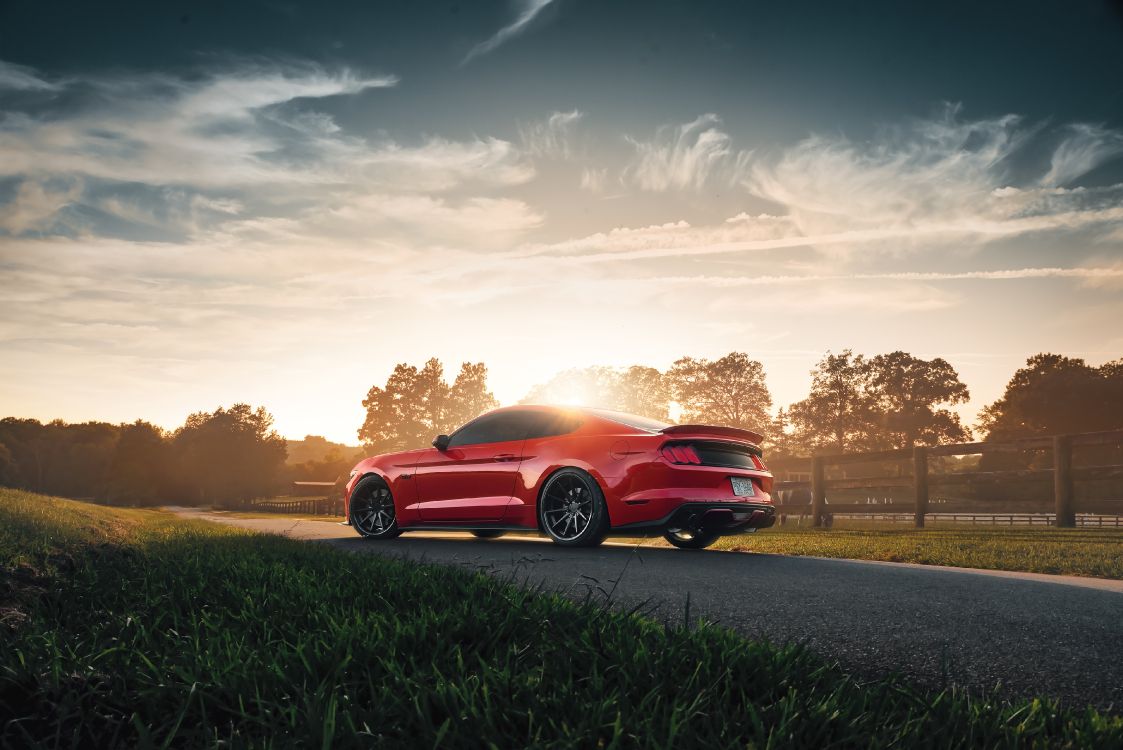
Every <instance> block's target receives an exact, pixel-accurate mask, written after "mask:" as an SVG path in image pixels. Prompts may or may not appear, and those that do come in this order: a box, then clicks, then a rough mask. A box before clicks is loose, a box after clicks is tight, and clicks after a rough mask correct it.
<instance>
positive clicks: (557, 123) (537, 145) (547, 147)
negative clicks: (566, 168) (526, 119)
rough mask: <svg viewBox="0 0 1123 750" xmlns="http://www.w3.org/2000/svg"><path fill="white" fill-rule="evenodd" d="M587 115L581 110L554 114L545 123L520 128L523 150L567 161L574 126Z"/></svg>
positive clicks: (530, 124)
mask: <svg viewBox="0 0 1123 750" xmlns="http://www.w3.org/2000/svg"><path fill="white" fill-rule="evenodd" d="M584 116H585V114H584V113H583V112H581V111H579V110H576V109H574V110H570V111H569V112H554V113H553V114H551V115H550V116H549V117H548V118H547V119H546V120H545V121H540V122H535V123H529V124H523V125H520V126H519V137H520V140H521V141H522V145H523V150H524V151H526V152H527V153H529V154H533V155H534V156H542V157H546V158H554V159H567V158H569V156H570V138H571V137H572V131H573V128H574V126H575V125H576V124H577V123H578V122H580V121H581V118H583V117H584Z"/></svg>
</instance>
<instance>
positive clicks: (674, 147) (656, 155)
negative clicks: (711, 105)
mask: <svg viewBox="0 0 1123 750" xmlns="http://www.w3.org/2000/svg"><path fill="white" fill-rule="evenodd" d="M720 124H721V119H720V118H719V117H718V116H717V115H714V114H704V115H702V116H701V117H699V118H697V119H696V120H694V121H693V122H688V123H686V124H685V125H677V126H670V125H664V126H662V127H660V128H659V129H658V130H656V131H655V137H654V138H653V139H652V140H650V141H641V140H637V139H635V138H631V137H628V138H627V141H628V143H630V144H631V145H632V146H633V147H634V148H635V152H636V153H635V158H634V159H633V161H632V163H631V164H630V165H629V166H628V167H627V168H625V170H624V179H625V180H626V181H628V182H631V183H633V184H635V185H636V186H638V187H639V188H640V189H641V190H650V191H665V190H671V189H675V190H701V189H702V188H703V187H705V186H706V185H707V184H710V183H714V182H717V183H720V184H725V185H732V184H735V183H737V182H740V181H741V180H742V179H743V177H744V175H745V172H746V170H747V168H748V165H749V158H750V156H751V152H749V151H740V150H736V149H734V148H733V146H732V139H731V138H730V137H729V135H727V134H726V133H724V132H722V131H721V130H719V129H718V125H720Z"/></svg>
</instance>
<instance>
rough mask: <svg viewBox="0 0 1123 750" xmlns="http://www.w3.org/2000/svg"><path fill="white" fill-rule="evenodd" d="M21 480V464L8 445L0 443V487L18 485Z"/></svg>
mask: <svg viewBox="0 0 1123 750" xmlns="http://www.w3.org/2000/svg"><path fill="white" fill-rule="evenodd" d="M18 482H19V465H18V464H17V463H16V460H15V458H13V457H12V452H11V451H10V450H8V446H6V445H4V444H3V443H0V487H17V486H18Z"/></svg>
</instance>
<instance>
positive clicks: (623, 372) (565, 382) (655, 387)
mask: <svg viewBox="0 0 1123 750" xmlns="http://www.w3.org/2000/svg"><path fill="white" fill-rule="evenodd" d="M522 403H524V404H527V403H530V404H582V405H586V406H599V407H602V408H605V409H616V410H618V411H624V412H628V413H631V414H638V415H640V416H644V417H650V418H652V419H667V412H668V408H669V403H670V389H669V387H668V383H667V380H666V378H665V377H664V376H663V374H662V373H661V372H659V371H658V370H657V369H655V368H654V367H644V366H642V365H633V366H631V367H628V368H626V369H615V368H612V367H582V368H574V369H571V370H565V371H563V372H560V373H558V374H557V375H555V376H554V377H552V378H550V380H548V381H546V382H545V383H543V384H541V385H537V386H535V387H534V388H532V389H531V390H530V393H528V394H527V395H526V398H524V399H523V400H522Z"/></svg>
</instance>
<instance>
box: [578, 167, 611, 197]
mask: <svg viewBox="0 0 1123 750" xmlns="http://www.w3.org/2000/svg"><path fill="white" fill-rule="evenodd" d="M607 186H608V168H607V167H601V168H599V169H598V168H597V167H585V168H584V169H582V170H581V189H582V190H588V191H589V192H590V193H603V192H604V191H605V189H606V187H607Z"/></svg>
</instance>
